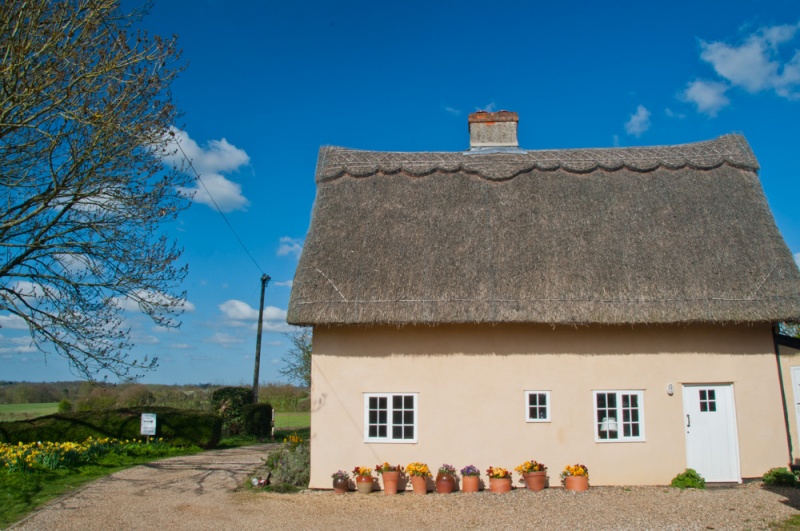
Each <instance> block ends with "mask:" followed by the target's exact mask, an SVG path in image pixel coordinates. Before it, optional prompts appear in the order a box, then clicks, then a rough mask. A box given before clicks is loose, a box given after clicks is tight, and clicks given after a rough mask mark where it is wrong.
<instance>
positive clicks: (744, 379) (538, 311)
mask: <svg viewBox="0 0 800 531" xmlns="http://www.w3.org/2000/svg"><path fill="white" fill-rule="evenodd" d="M469 130H470V149H469V150H467V151H463V152H457V153H394V152H391V153H382V152H370V151H358V150H352V149H343V148H335V147H324V148H322V149H321V151H320V154H319V161H318V165H317V173H316V182H317V198H316V202H315V205H314V209H313V216H312V221H311V227H310V230H309V233H308V235H307V238H306V241H305V247H304V249H303V254H302V256H301V258H300V262H299V265H298V268H297V273H296V275H295V279H294V285H293V288H292V296H291V300H290V303H289V312H288V321H289V322H290V323H292V324H296V325H307V326H312V327H313V356H312V389H311V399H312V416H311V483H310V486H311V487H312V488H329V487H330V485H331V479H330V475H331V473H332V472H334V471H336V470H338V469H352V468H353V467H354V466H356V465H362V466H372V465H373V464H374V463H375V462H379V461H380V462H383V461H389V462H391V463H400V464H403V465H405V464H406V463H409V462H411V461H423V462H426V463H428V464H429V465H430V466H431V467H432V468H433V467H438V466H439V465H440V464H442V463H450V464H453V465H455V466H456V467H458V468H461V467H463V466H465V465H467V464H474V465H476V466H478V467H479V468H481V469H486V468H487V467H489V466H495V467H497V466H501V467H506V468H513V467H514V466H516V465H518V464H520V463H522V462H523V461H525V460H527V459H537V460H539V461H543V462H545V463H546V464H547V465H548V466H549V467H550V475H551V478H552V479H551V483H552V484H553V485H557V484H558V474H559V472H560V470H561V469H562V468H563V467H564V466H565V465H567V464H573V463H576V462H580V463H584V464H586V465H587V466H588V467H589V469H590V472H591V482H592V484H594V485H615V484H664V483H668V482H669V481H670V479H671V478H672V477H674V476H675V475H676V474H677V473H679V472H682V471H683V470H684V469H685V468H686V467H692V468H695V469H697V470H698V471H700V472H701V473H702V474H703V475H704V476H705V477H706V478H707V479H708V480H710V481H726V482H727V481H734V482H735V481H741V479H742V478H746V477H755V476H760V475H761V474H763V473H764V472H765V471H766V470H767V469H769V468H771V467H774V466H786V464H787V463H788V461H789V459H790V452H791V451H792V450H791V439H792V432H793V434H795V435H796V434H797V431H796V430H797V427H796V426H797V425H796V422H795V420H794V417H795V411H794V409H793V405H791V404H792V403H793V402H792V401H793V400H794V398H793V397H792V390H793V389H792V387H791V385H792V384H791V383H790V382H791V377H790V371H791V367H790V365H792V364H794V365H798V366H800V360H796V359H794V358H791V357H789V358H787V359H783V360H782V359H781V358H780V357H779V356H778V354H777V352H776V349H777V342H776V340H775V336H774V335H773V325H774V324H775V323H777V322H780V321H784V320H796V319H798V318H800V272H798V269H797V266H796V265H795V263H794V261H793V258H792V255H791V253H790V251H789V249H788V248H787V246H786V244H785V243H784V241H783V239H782V238H781V235H780V233H779V231H778V229H777V228H776V226H775V223H774V220H773V217H772V214H771V213H770V210H769V207H768V206H767V202H766V199H765V197H764V193H763V191H762V189H761V186H760V184H759V180H758V176H757V172H758V163H757V161H756V159H755V157H754V155H753V153H752V151H751V150H750V147H749V146H748V144H747V142H746V140H745V139H744V138H743V137H742V136H739V135H728V136H723V137H720V138H718V139H716V140H711V141H708V142H699V143H695V144H685V145H676V146H659V147H642V148H614V149H570V150H538V151H531V150H523V149H520V148H519V147H518V143H517V115H516V114H515V113H510V112H498V113H475V114H472V115H470V117H469ZM776 360H777V365H776ZM782 363H783V365H782ZM781 371H782V376H783V378H779V373H781ZM798 381H800V380H798ZM781 384H783V385H781ZM782 392H785V394H786V395H787V398H786V401H787V402H789V404H790V405H789V407H788V409H787V407H786V403H785V401H784V399H783V398H782ZM790 424H791V428H790ZM795 440H797V437H796V436H795Z"/></svg>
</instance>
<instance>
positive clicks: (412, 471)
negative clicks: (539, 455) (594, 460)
mask: <svg viewBox="0 0 800 531" xmlns="http://www.w3.org/2000/svg"><path fill="white" fill-rule="evenodd" d="M515 470H516V471H517V472H518V473H519V474H520V475H521V476H522V481H524V483H525V487H526V488H527V489H528V490H532V491H534V492H538V491H540V490H542V489H544V488H545V487H546V486H547V467H546V466H545V465H544V464H543V463H539V462H537V461H534V460H531V461H525V462H524V463H522V464H521V465H519V466H518V467H516V468H515ZM375 472H376V473H378V474H380V475H381V478H382V480H383V492H384V494H397V490H398V485H401V482H402V481H403V480H404V479H405V478H406V476H407V477H408V481H410V482H411V488H412V491H413V492H414V493H415V494H426V493H427V492H428V479H429V478H432V477H433V475H432V474H431V471H430V469H429V468H428V465H426V464H425V463H419V462H414V463H410V464H409V465H408V466H407V467H405V468H403V467H402V466H400V465H390V464H389V463H383V464H380V465H375ZM352 475H353V478H354V479H355V482H356V490H357V491H358V492H360V493H362V494H369V493H370V492H372V491H373V489H374V483H375V479H376V478H375V477H374V476H373V475H372V469H371V468H367V467H361V466H357V467H355V469H353V472H352ZM486 475H487V476H488V479H489V490H490V491H491V492H497V493H504V492H510V491H511V489H512V477H511V472H510V471H508V470H507V469H505V468H494V467H489V469H488V470H487V471H486ZM331 477H332V478H333V490H334V492H336V493H339V494H343V493H345V492H347V491H348V490H350V476H349V474H348V473H347V472H344V471H342V470H339V471H337V472H334V473H333V474H332V476H331ZM561 481H562V483H563V484H564V488H565V489H566V490H570V491H576V492H583V491H585V490H587V489H588V488H589V469H588V468H587V467H586V465H581V464H576V465H567V466H566V467H565V468H564V470H563V471H562V472H561ZM456 482H457V475H456V469H455V467H453V466H452V465H448V464H444V465H442V466H441V467H439V471H438V473H437V474H436V479H435V480H434V485H435V489H436V492H437V493H439V494H449V493H451V492H453V491H454V490H456ZM480 488H481V484H480V472H479V471H478V469H477V468H476V467H475V466H473V465H468V466H466V467H464V468H462V469H461V488H460V490H461V492H478V491H479V490H480ZM401 490H405V485H404V484H403V485H402V489H401Z"/></svg>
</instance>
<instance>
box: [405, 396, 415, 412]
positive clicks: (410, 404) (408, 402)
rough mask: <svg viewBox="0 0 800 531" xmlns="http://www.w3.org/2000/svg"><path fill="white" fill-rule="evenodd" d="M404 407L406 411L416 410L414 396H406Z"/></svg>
mask: <svg viewBox="0 0 800 531" xmlns="http://www.w3.org/2000/svg"><path fill="white" fill-rule="evenodd" d="M403 407H404V408H406V409H414V395H406V396H405V398H404V399H403Z"/></svg>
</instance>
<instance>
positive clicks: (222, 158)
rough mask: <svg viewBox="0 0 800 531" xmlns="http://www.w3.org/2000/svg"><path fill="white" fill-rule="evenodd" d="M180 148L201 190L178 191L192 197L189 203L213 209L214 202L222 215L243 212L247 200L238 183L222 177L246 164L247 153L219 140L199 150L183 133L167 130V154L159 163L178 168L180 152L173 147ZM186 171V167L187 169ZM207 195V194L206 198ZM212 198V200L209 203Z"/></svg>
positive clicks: (248, 203)
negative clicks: (234, 211) (236, 211)
mask: <svg viewBox="0 0 800 531" xmlns="http://www.w3.org/2000/svg"><path fill="white" fill-rule="evenodd" d="M176 143H177V144H179V145H180V147H181V148H182V149H183V152H184V153H186V157H187V158H188V159H189V160H190V161H191V162H192V166H193V167H194V169H195V170H196V171H197V173H199V174H200V179H202V181H203V184H205V187H204V186H203V185H202V184H200V183H197V184H195V185H194V186H192V187H191V188H181V189H180V192H181V193H184V194H186V195H190V196H192V197H193V200H194V201H196V202H198V203H202V204H204V205H208V206H210V207H212V208H213V206H214V201H216V204H217V205H218V206H219V209H220V210H222V211H223V212H231V211H233V210H247V207H248V205H250V201H249V200H248V199H247V198H246V197H245V196H244V195H242V187H241V185H240V184H238V183H235V182H233V181H231V180H229V179H227V178H226V177H225V176H224V175H223V174H224V173H230V172H233V171H237V170H238V169H239V168H240V167H242V166H246V165H247V164H249V163H250V157H249V156H248V155H247V153H246V152H245V151H244V150H242V149H239V148H237V147H236V146H234V145H233V144H231V143H229V142H228V141H227V140H225V139H224V138H223V139H222V140H211V141H209V142H208V143H207V144H206V145H205V146H204V147H201V146H200V145H198V144H197V142H195V141H194V140H192V139H191V138H190V137H189V134H188V133H186V132H185V131H181V130H180V129H177V128H175V127H172V128H170V137H169V142H168V144H169V145H168V147H167V150H168V151H169V152H170V153H169V154H168V155H167V156H165V157H163V158H162V160H163V161H164V162H165V163H166V164H169V165H172V166H178V167H180V166H181V164H182V163H183V162H184V159H183V153H181V151H180V150H179V149H177V147H176ZM187 170H188V168H187ZM209 194H210V195H209ZM212 198H213V200H212Z"/></svg>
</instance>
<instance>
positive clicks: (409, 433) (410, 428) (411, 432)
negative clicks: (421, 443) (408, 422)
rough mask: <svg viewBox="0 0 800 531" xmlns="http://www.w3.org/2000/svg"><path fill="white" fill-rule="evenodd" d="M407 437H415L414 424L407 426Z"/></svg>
mask: <svg viewBox="0 0 800 531" xmlns="http://www.w3.org/2000/svg"><path fill="white" fill-rule="evenodd" d="M405 438H406V439H413V438H414V426H406V427H405Z"/></svg>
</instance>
